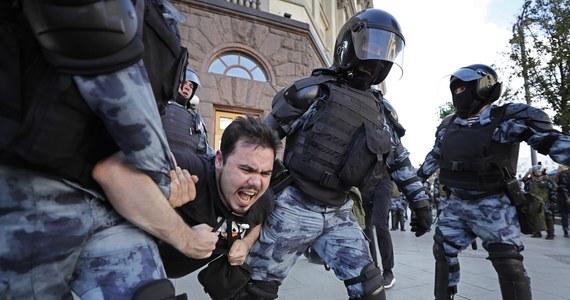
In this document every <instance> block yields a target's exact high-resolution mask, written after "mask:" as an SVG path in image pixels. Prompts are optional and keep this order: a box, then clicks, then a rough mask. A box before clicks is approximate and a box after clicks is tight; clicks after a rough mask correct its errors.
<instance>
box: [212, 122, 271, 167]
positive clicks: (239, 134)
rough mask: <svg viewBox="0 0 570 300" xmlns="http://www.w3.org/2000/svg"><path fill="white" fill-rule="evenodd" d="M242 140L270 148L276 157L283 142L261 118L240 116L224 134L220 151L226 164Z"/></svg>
mask: <svg viewBox="0 0 570 300" xmlns="http://www.w3.org/2000/svg"><path fill="white" fill-rule="evenodd" d="M240 140H241V141H243V142H244V143H246V144H250V145H257V146H258V147H263V148H270V149H272V150H273V155H274V156H277V151H279V150H280V149H281V140H280V139H279V136H278V135H277V132H275V130H273V129H272V128H271V127H269V126H268V125H266V124H265V123H263V121H262V120H261V119H260V118H259V117H253V116H251V115H249V114H248V115H246V117H241V116H240V117H237V118H236V119H235V120H233V121H232V123H231V124H230V125H228V127H226V129H225V130H224V133H223V134H222V140H221V143H220V150H221V151H222V158H223V160H224V163H225V162H226V158H227V157H228V156H230V155H231V154H232V153H233V151H234V150H235V147H236V144H237V143H238V141H240Z"/></svg>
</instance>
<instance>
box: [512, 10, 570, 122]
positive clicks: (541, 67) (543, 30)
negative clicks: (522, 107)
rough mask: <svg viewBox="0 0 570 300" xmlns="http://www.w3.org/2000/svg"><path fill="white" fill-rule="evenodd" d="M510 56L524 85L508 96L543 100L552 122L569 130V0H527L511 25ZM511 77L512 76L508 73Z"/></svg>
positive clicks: (515, 70)
mask: <svg viewBox="0 0 570 300" xmlns="http://www.w3.org/2000/svg"><path fill="white" fill-rule="evenodd" d="M509 57H510V59H511V60H512V61H513V62H514V63H515V66H514V73H513V75H514V76H516V77H518V78H523V80H524V81H525V82H524V87H525V89H522V90H520V89H519V90H513V91H511V92H512V93H510V94H509V95H507V96H508V97H511V99H516V98H518V99H520V98H521V97H520V93H523V92H524V93H525V95H524V98H525V99H526V102H527V103H529V104H531V103H536V102H540V103H547V107H546V108H550V109H551V110H553V111H554V116H553V119H552V120H553V122H554V124H556V125H558V126H560V127H561V128H562V131H564V132H569V131H570V106H569V103H568V102H569V101H568V100H569V99H570V0H527V1H526V2H525V3H524V5H523V9H522V13H521V15H520V16H519V17H518V20H517V23H516V24H515V26H514V27H513V38H512V39H511V53H510V55H509ZM511 78H512V77H511Z"/></svg>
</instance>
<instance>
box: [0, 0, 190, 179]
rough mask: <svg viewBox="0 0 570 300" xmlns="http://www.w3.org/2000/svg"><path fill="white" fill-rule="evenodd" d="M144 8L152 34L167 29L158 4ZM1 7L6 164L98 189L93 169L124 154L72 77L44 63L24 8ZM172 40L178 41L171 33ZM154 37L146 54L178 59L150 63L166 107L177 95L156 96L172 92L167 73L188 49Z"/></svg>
mask: <svg viewBox="0 0 570 300" xmlns="http://www.w3.org/2000/svg"><path fill="white" fill-rule="evenodd" d="M145 5H146V9H145V21H146V22H145V24H144V29H143V32H147V33H148V32H150V31H151V28H150V26H153V24H160V23H161V22H162V23H163V24H162V25H163V26H165V24H166V21H165V20H164V18H163V17H162V15H161V14H160V13H159V12H157V11H156V10H157V9H158V8H157V7H156V5H155V4H154V2H153V1H152V0H147V1H145ZM0 8H2V11H1V12H0V18H1V20H2V22H0V44H1V45H2V47H0V48H1V49H0V91H2V93H0V97H1V98H0V163H2V164H10V165H14V166H20V167H25V168H30V169H35V170H38V171H44V172H46V173H49V174H53V175H55V176H58V177H63V178H65V179H68V180H72V181H75V182H78V183H80V184H82V185H84V186H86V187H97V185H96V183H95V182H94V180H93V179H92V177H91V171H92V169H93V167H94V165H95V164H96V163H97V162H98V161H99V160H101V159H102V158H105V157H108V156H109V155H111V154H113V153H115V152H117V151H118V150H119V148H118V146H117V145H116V143H115V142H114V140H113V139H112V137H111V136H110V135H109V133H108V132H107V131H106V129H105V126H104V124H103V122H102V121H100V120H99V119H98V118H97V117H96V115H95V114H94V113H93V112H92V111H91V109H90V108H89V107H88V105H87V104H86V102H85V101H84V99H83V98H82V96H81V95H80V93H79V91H78V89H77V86H76V85H75V82H74V81H73V78H72V76H71V75H68V74H63V73H62V72H60V71H59V70H58V69H57V68H56V67H54V66H53V65H52V64H50V63H49V62H48V61H47V60H46V59H45V57H44V55H43V54H42V49H41V47H40V46H39V44H38V43H37V41H36V40H35V38H34V35H33V33H32V31H31V30H30V28H29V26H28V24H27V22H26V21H25V18H24V17H23V15H22V12H21V9H20V8H10V9H8V8H5V7H4V6H0ZM151 12H154V13H151ZM154 18H160V19H154ZM163 34H165V35H166V33H164V32H163ZM172 36H174V38H176V34H175V33H174V32H172V31H170V37H172ZM151 37H152V35H148V34H146V38H145V56H146V55H149V54H148V53H155V54H156V53H167V51H166V50H162V51H161V50H160V49H165V48H167V49H168V52H170V53H171V55H170V56H168V55H163V56H162V57H160V59H155V60H154V61H152V60H149V61H146V60H145V66H146V68H147V71H148V73H149V74H155V73H157V74H155V75H151V76H149V77H150V80H151V81H153V80H154V82H151V83H152V86H153V89H155V90H154V92H155V95H157V98H156V100H157V102H158V103H166V102H167V101H168V99H170V98H171V97H172V95H173V94H172V93H168V95H166V94H167V93H160V92H158V91H157V90H159V91H166V90H169V89H170V90H172V87H173V86H175V85H176V84H177V83H176V82H175V80H176V78H179V77H178V76H176V75H173V74H172V73H169V74H167V75H165V74H162V73H160V72H172V70H173V69H176V68H178V66H179V65H180V64H181V57H183V58H185V56H183V55H182V54H180V52H181V50H182V49H183V48H181V47H180V42H179V41H178V42H177V48H176V49H178V51H175V53H173V52H172V49H173V47H174V46H173V45H172V44H167V43H166V41H168V42H170V43H173V42H174V41H175V39H174V38H170V39H168V38H165V37H162V38H161V39H155V38H151ZM184 52H186V51H184ZM158 60H159V61H158ZM183 63H186V61H185V60H184V62H183ZM181 70H183V68H181ZM165 86H168V88H166V87H165ZM4 91H9V92H6V93H4ZM164 97H170V98H164Z"/></svg>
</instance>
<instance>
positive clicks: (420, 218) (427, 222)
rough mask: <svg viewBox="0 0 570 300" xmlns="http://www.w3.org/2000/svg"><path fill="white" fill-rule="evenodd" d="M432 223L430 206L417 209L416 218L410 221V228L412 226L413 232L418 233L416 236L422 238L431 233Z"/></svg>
mask: <svg viewBox="0 0 570 300" xmlns="http://www.w3.org/2000/svg"><path fill="white" fill-rule="evenodd" d="M431 222H432V216H431V210H430V208H429V206H424V207H421V208H418V209H415V210H414V217H413V218H412V220H411V221H410V226H412V229H411V230H412V232H415V233H416V236H422V235H424V234H425V233H426V232H428V231H430V227H431Z"/></svg>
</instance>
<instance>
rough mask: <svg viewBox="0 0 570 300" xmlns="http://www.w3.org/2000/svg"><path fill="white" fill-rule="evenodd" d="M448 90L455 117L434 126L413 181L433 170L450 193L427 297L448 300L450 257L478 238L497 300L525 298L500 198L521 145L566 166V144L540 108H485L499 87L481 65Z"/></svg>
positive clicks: (509, 210) (516, 227)
mask: <svg viewBox="0 0 570 300" xmlns="http://www.w3.org/2000/svg"><path fill="white" fill-rule="evenodd" d="M449 87H450V90H451V95H452V98H453V105H454V107H455V108H456V113H455V114H453V115H451V116H448V117H447V118H445V119H444V120H443V121H442V123H441V124H440V125H439V127H438V128H437V132H436V141H435V145H434V147H433V149H432V150H431V151H430V152H429V153H428V154H427V156H426V158H425V161H424V162H423V164H422V166H421V167H420V169H419V170H418V176H420V177H422V178H424V179H427V178H428V177H429V176H430V175H431V174H433V173H434V172H436V170H437V169H438V168H439V169H440V174H439V179H440V181H441V184H444V185H446V187H447V188H448V189H449V191H450V195H448V199H447V203H446V205H445V206H444V207H443V208H442V211H441V213H440V215H439V222H438V223H437V226H436V231H435V235H434V246H433V255H434V257H435V261H436V266H435V291H434V293H435V297H436V299H437V300H443V299H452V298H453V297H454V295H455V294H456V293H457V284H458V282H459V261H458V257H457V255H458V253H459V252H460V251H462V250H463V249H465V248H466V247H467V246H469V245H470V244H471V242H472V241H473V240H475V238H476V237H480V238H481V240H482V241H483V247H484V248H485V250H487V251H488V252H489V257H488V259H489V260H491V262H492V264H493V267H494V268H495V270H496V271H497V274H498V275H499V283H500V286H501V294H502V295H503V299H531V289H530V279H529V277H528V275H527V273H526V271H525V269H524V266H523V262H522V260H523V256H522V255H521V254H520V252H521V251H522V250H523V244H522V242H521V239H520V224H519V221H518V219H517V211H516V208H515V206H514V205H513V204H512V201H511V200H513V201H516V199H509V198H508V197H507V196H506V194H505V192H508V191H514V190H515V189H519V191H520V185H519V183H518V181H517V180H516V178H514V176H515V174H516V167H517V159H518V153H519V144H520V143H521V142H523V141H525V142H527V143H528V144H529V145H530V146H531V147H532V148H533V149H535V150H537V151H538V152H540V153H542V154H545V155H546V154H548V155H550V157H551V158H552V159H553V160H554V161H557V162H560V163H566V164H567V163H568V162H569V161H570V151H568V149H569V148H570V137H569V136H568V135H566V134H564V133H561V132H559V131H556V130H554V129H553V128H552V122H551V121H550V118H549V117H548V115H547V114H546V113H545V112H543V111H542V110H540V109H537V108H534V107H532V106H529V105H526V104H522V103H512V104H505V105H502V106H497V105H493V104H492V103H493V102H494V101H496V100H497V99H499V97H500V95H501V89H502V83H501V81H500V80H499V77H498V75H497V73H496V72H495V70H493V69H492V68H491V67H489V66H487V65H483V64H474V65H469V66H466V67H462V68H460V69H458V70H457V71H455V72H454V73H453V74H452V75H451V78H450V84H449ZM507 182H508V183H510V184H508V185H507V184H506V183H507ZM507 186H508V187H509V189H507V188H506V187H507ZM515 194H516V193H511V196H512V195H515ZM515 203H516V202H515Z"/></svg>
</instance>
